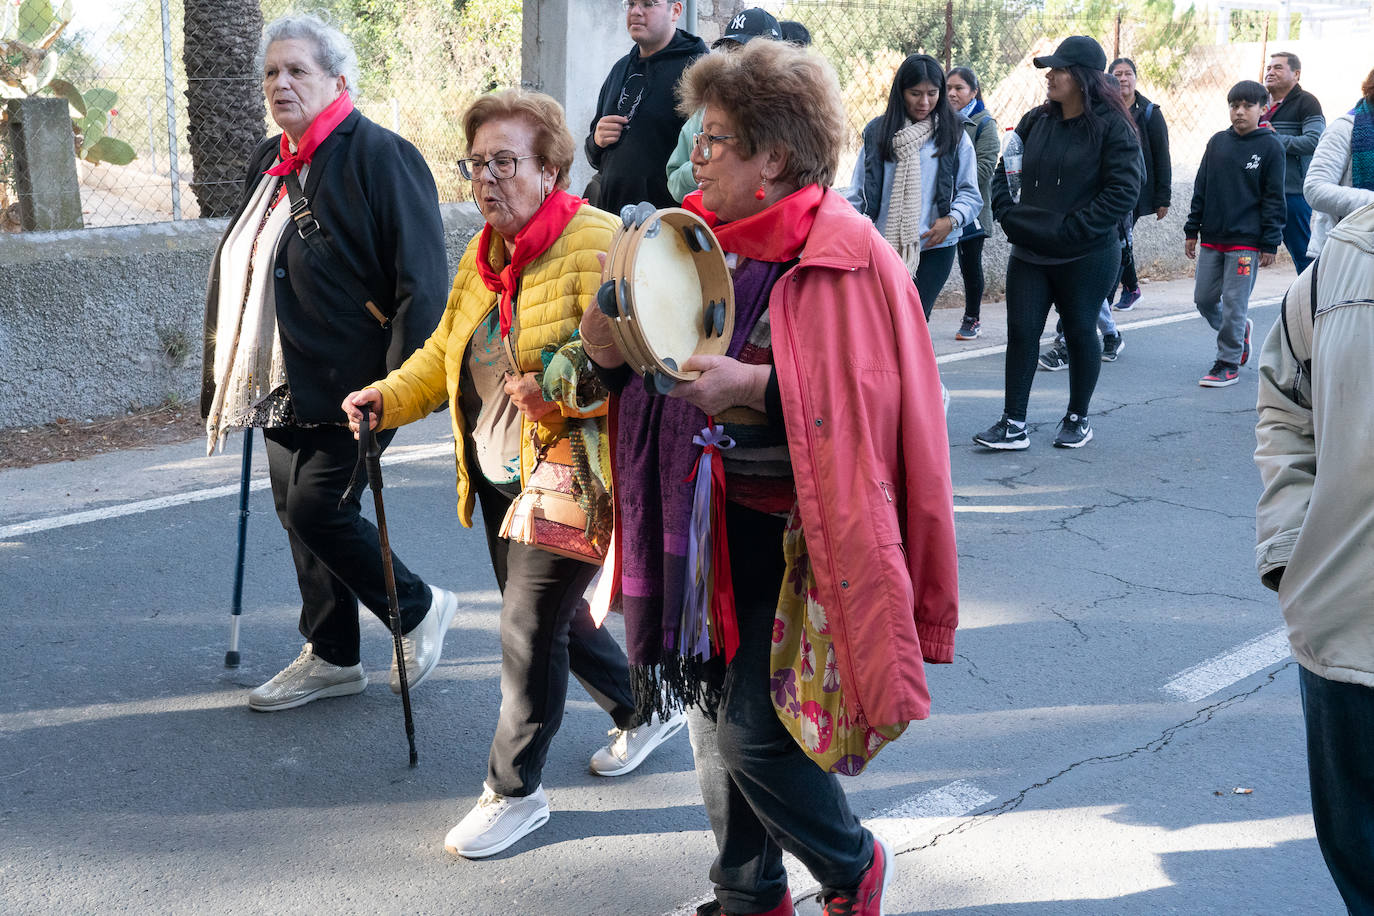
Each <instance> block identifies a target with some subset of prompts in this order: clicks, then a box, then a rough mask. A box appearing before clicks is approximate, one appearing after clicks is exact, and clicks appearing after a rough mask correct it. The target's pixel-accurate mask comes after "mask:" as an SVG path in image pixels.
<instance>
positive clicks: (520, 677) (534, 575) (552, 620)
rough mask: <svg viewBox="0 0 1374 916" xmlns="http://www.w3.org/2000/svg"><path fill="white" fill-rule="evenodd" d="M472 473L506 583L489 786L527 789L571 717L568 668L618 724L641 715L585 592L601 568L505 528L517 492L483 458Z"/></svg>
mask: <svg viewBox="0 0 1374 916" xmlns="http://www.w3.org/2000/svg"><path fill="white" fill-rule="evenodd" d="M469 454H472V450H471V449H469ZM471 474H472V477H471V479H472V482H473V486H474V487H475V488H476V490H477V502H478V504H479V505H480V506H481V508H482V524H483V527H484V528H485V529H486V534H487V550H488V551H489V552H490V554H491V565H492V569H493V570H494V571H495V573H496V585H497V587H498V588H499V589H501V712H500V715H499V716H498V718H497V721H496V734H495V735H494V736H493V737H492V740H491V752H490V754H489V756H488V761H487V786H488V787H489V788H490V789H491V790H492V791H494V792H498V793H500V794H501V795H509V796H514V797H524V796H526V795H529V794H531V793H532V792H534V790H535V789H537V788H538V787H539V783H540V781H541V779H542V777H543V772H544V761H545V760H546V759H547V758H548V755H549V745H550V744H551V743H552V742H553V736H554V735H556V734H557V733H558V727H559V726H560V725H561V724H563V705H564V703H565V702H566V700H567V697H568V672H569V670H571V671H572V674H573V676H574V677H576V678H577V680H578V682H579V683H581V684H582V686H583V687H584V688H586V690H587V693H589V694H591V697H592V699H593V700H595V701H596V704H597V705H598V706H600V707H601V708H602V709H604V710H606V712H607V713H609V714H610V716H611V719H612V720H613V721H614V722H615V724H616V727H617V728H634V727H635V726H636V725H639V724H640V720H639V717H638V716H637V715H636V714H635V709H634V698H633V697H632V696H631V695H630V669H629V663H628V662H627V661H626V659H625V652H624V650H622V649H621V648H620V645H619V643H617V642H616V641H615V637H613V636H612V635H611V634H610V633H609V632H607V631H606V630H605V629H602V628H599V627H597V626H596V625H595V624H594V623H592V618H591V615H590V614H589V613H588V612H587V606H586V603H585V602H584V601H583V599H582V594H583V593H584V592H585V591H586V590H587V586H588V585H589V584H590V583H591V581H592V577H593V576H595V575H596V570H597V567H595V566H593V565H591V564H590V563H583V562H582V561H581V560H570V559H568V558H566V557H560V556H558V555H556V554H552V553H549V552H548V551H546V550H540V549H539V548H537V547H530V546H527V545H524V544H514V543H511V542H510V541H508V540H506V539H505V538H503V537H501V536H500V534H499V533H498V532H499V531H500V529H501V520H502V519H504V518H505V516H506V509H507V508H509V507H510V504H511V501H512V500H511V497H509V496H507V495H506V494H504V493H502V492H501V491H500V490H499V489H497V488H496V487H495V486H493V485H492V484H491V483H489V482H488V481H487V480H486V478H485V477H483V476H482V473H481V471H480V470H478V469H477V468H476V467H472V468H471Z"/></svg>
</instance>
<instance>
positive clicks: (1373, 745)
mask: <svg viewBox="0 0 1374 916" xmlns="http://www.w3.org/2000/svg"><path fill="white" fill-rule="evenodd" d="M1298 671H1299V674H1298V684H1299V686H1300V687H1301V689H1302V715H1303V719H1304V720H1305V721H1306V723H1307V773H1308V779H1309V780H1310V781H1311V784H1312V819H1313V820H1314V821H1315V822H1316V824H1317V843H1318V845H1320V846H1321V850H1322V858H1324V859H1326V867H1327V868H1328V869H1330V871H1331V878H1332V879H1333V880H1334V881H1335V882H1336V888H1337V890H1339V891H1340V892H1341V896H1342V897H1343V898H1345V905H1346V907H1347V908H1349V910H1350V912H1351V914H1352V916H1371V914H1374V867H1372V865H1374V688H1371V687H1363V686H1361V685H1359V684H1347V683H1342V682H1340V681H1330V680H1327V679H1326V678H1323V677H1319V676H1318V675H1315V674H1313V673H1312V672H1311V671H1308V670H1307V669H1306V668H1299V669H1298Z"/></svg>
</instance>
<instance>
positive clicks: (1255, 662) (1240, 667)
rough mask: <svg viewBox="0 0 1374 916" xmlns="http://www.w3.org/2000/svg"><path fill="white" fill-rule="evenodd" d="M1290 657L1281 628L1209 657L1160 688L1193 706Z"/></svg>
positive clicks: (1284, 633)
mask: <svg viewBox="0 0 1374 916" xmlns="http://www.w3.org/2000/svg"><path fill="white" fill-rule="evenodd" d="M1289 654H1290V648H1289V645H1288V632H1287V630H1285V629H1284V628H1283V627H1279V628H1278V629H1276V630H1270V631H1269V632H1268V633H1265V634H1263V635H1261V636H1257V637H1255V638H1254V639H1252V640H1250V641H1249V642H1247V643H1244V644H1242V645H1240V646H1237V647H1236V648H1234V649H1232V650H1231V651H1230V652H1224V653H1222V654H1221V655H1217V656H1214V657H1213V658H1209V659H1208V660H1207V661H1205V662H1202V663H1201V664H1198V665H1194V666H1193V667H1191V668H1189V669H1188V670H1187V671H1182V672H1179V673H1178V674H1176V675H1175V676H1174V677H1173V679H1172V680H1170V681H1169V683H1167V684H1165V685H1164V692H1165V693H1168V694H1171V695H1173V696H1174V697H1176V698H1178V699H1181V700H1186V701H1188V702H1189V703H1196V702H1197V701H1198V700H1201V699H1203V698H1204V697H1209V696H1211V695H1212V694H1214V693H1216V692H1217V691H1218V690H1221V689H1223V688H1225V687H1229V686H1231V685H1232V684H1234V683H1236V682H1237V681H1239V680H1242V679H1244V678H1247V677H1249V676H1250V675H1252V674H1254V673H1255V672H1256V671H1262V670H1264V669H1265V668H1268V667H1269V666H1270V665H1273V664H1275V663H1277V662H1281V661H1283V660H1284V659H1285V658H1287V657H1288V656H1289Z"/></svg>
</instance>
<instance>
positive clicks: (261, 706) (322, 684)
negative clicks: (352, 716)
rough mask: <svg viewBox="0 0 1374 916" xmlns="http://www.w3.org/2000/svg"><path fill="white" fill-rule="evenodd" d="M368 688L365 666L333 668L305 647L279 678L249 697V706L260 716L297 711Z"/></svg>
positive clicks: (278, 675) (308, 644)
mask: <svg viewBox="0 0 1374 916" xmlns="http://www.w3.org/2000/svg"><path fill="white" fill-rule="evenodd" d="M366 688H367V674H366V673H365V672H364V671H363V666H362V665H350V666H348V667H346V668H343V667H340V666H338V665H332V664H330V663H329V662H327V661H325V660H324V659H322V658H320V657H319V656H318V655H316V654H315V651H314V647H313V646H311V644H310V643H306V644H305V647H304V648H302V649H301V654H300V655H298V656H296V660H295V661H294V662H292V663H291V664H289V665H287V666H286V667H285V668H283V669H282V670H281V671H280V672H279V673H278V674H277V676H276V677H274V678H272V680H270V681H268V682H267V683H266V684H263V685H262V686H261V687H258V688H256V689H255V690H253V691H252V692H251V693H249V694H248V706H249V708H250V709H254V710H257V711H258V712H279V711H280V710H283V709H295V708H296V707H297V706H304V705H305V704H306V703H310V702H313V701H314V700H322V699H324V698H325V697H346V696H351V695H352V694H355V693H362V692H363V690H365V689H366Z"/></svg>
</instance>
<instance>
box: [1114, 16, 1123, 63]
mask: <svg viewBox="0 0 1374 916" xmlns="http://www.w3.org/2000/svg"><path fill="white" fill-rule="evenodd" d="M1120 56H1121V11H1120V10H1117V12H1116V31H1115V32H1114V33H1113V35H1112V59H1113V60H1115V59H1116V58H1118V57H1120Z"/></svg>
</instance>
